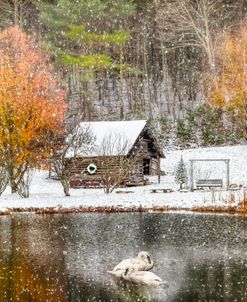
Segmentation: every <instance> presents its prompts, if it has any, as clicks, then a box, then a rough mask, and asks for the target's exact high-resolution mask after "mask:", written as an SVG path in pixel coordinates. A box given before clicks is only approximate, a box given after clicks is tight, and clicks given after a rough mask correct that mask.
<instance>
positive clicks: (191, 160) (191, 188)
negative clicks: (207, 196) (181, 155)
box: [190, 158, 230, 191]
mask: <svg viewBox="0 0 247 302" xmlns="http://www.w3.org/2000/svg"><path fill="white" fill-rule="evenodd" d="M200 161H201V162H215V161H218V162H224V163H225V164H226V189H227V190H228V189H229V184H230V165H229V163H230V159H225V158H224V159H190V191H194V163H195V162H200ZM207 181H208V182H209V181H210V179H208V180H207ZM221 181H222V180H221ZM218 183H219V182H218ZM199 186H200V185H199ZM203 186H204V187H213V186H214V185H213V179H212V185H210V184H209V183H207V182H205V184H204V185H203ZM215 186H216V185H215Z"/></svg>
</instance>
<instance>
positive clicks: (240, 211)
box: [0, 201, 247, 216]
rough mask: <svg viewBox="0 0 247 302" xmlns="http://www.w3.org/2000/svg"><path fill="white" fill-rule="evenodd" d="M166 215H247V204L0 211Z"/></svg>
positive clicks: (1, 213)
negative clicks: (172, 213)
mask: <svg viewBox="0 0 247 302" xmlns="http://www.w3.org/2000/svg"><path fill="white" fill-rule="evenodd" d="M136 212H139V213H166V212H190V213H201V214H207V213H214V214H232V215H236V214H237V215H244V216H245V215H247V202H246V201H245V202H242V204H240V205H238V206H236V205H232V206H205V207H191V208H183V207H169V206H164V207H161V206H157V207H141V206H139V207H126V208H124V207H115V206H105V207H100V206H96V207H92V206H89V207H69V208H66V207H26V208H21V207H18V208H7V209H6V210H1V211H0V216H7V215H12V214H15V213H35V214H38V215H45V214H51V215H52V214H73V213H136Z"/></svg>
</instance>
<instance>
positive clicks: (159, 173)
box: [158, 157, 160, 184]
mask: <svg viewBox="0 0 247 302" xmlns="http://www.w3.org/2000/svg"><path fill="white" fill-rule="evenodd" d="M158 183H159V184H160V157H159V158H158Z"/></svg>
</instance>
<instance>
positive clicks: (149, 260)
mask: <svg viewBox="0 0 247 302" xmlns="http://www.w3.org/2000/svg"><path fill="white" fill-rule="evenodd" d="M147 259H148V262H149V263H150V264H151V258H150V256H149V255H147Z"/></svg>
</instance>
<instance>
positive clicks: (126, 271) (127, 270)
mask: <svg viewBox="0 0 247 302" xmlns="http://www.w3.org/2000/svg"><path fill="white" fill-rule="evenodd" d="M128 272H129V269H128V268H127V269H126V270H125V272H124V276H126V275H127V274H128Z"/></svg>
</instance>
